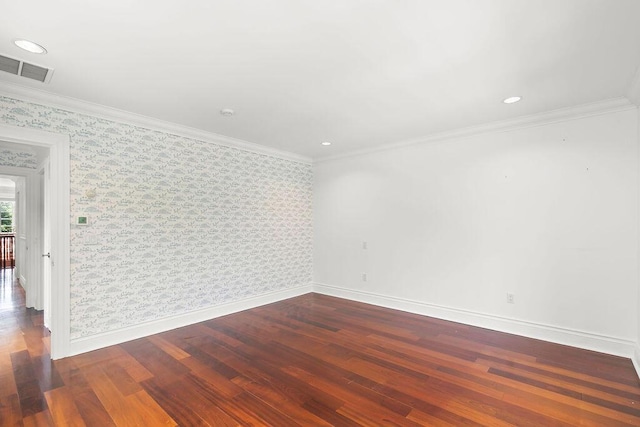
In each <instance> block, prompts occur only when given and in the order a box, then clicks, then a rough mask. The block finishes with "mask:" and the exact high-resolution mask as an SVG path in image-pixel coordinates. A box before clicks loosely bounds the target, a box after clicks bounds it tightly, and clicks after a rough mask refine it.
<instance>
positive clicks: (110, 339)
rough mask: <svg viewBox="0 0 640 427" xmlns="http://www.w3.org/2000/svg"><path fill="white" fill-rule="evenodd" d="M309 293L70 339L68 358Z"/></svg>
mask: <svg viewBox="0 0 640 427" xmlns="http://www.w3.org/2000/svg"><path fill="white" fill-rule="evenodd" d="M310 292H313V286H312V285H310V284H309V285H304V286H299V287H296V288H292V289H285V290H282V291H276V292H271V293H268V294H264V295H259V296H255V297H251V298H247V299H244V300H240V301H235V302H231V303H227V304H221V305H217V306H214V307H209V308H205V309H202V310H197V311H192V312H189V313H185V314H181V315H178V316H173V317H167V318H164V319H159V320H155V321H152V322H146V323H142V324H139V325H135V326H131V327H128V328H123V329H118V330H116V331H109V332H105V333H102V334H98V335H92V336H90V337H83V338H78V339H74V340H71V343H70V346H69V354H68V355H67V356H75V355H77V354H81V353H86V352H89V351H93V350H98V349H100V348H104V347H108V346H111V345H116V344H120V343H123V342H127V341H132V340H135V339H138V338H143V337H146V336H149V335H153V334H159V333H161V332H166V331H169V330H172V329H177V328H181V327H183V326H188V325H192V324H194V323H199V322H204V321H206V320H210V319H215V318H216V317H220V316H226V315H228V314H233V313H237V312H239V311H243V310H248V309H251V308H255V307H259V306H261V305H265V304H271V303H274V302H278V301H281V300H284V299H287V298H293V297H296V296H300V295H304V294H308V293H310Z"/></svg>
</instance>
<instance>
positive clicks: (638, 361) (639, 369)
mask: <svg viewBox="0 0 640 427" xmlns="http://www.w3.org/2000/svg"><path fill="white" fill-rule="evenodd" d="M631 361H632V362H633V367H634V368H636V373H637V374H638V378H640V344H638V343H636V345H635V348H634V349H633V357H631Z"/></svg>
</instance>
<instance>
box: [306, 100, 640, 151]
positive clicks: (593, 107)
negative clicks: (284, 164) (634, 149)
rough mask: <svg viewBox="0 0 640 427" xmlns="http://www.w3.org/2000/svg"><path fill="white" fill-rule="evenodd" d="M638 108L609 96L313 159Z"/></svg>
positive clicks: (516, 128) (391, 148) (395, 147)
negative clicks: (575, 104)
mask: <svg viewBox="0 0 640 427" xmlns="http://www.w3.org/2000/svg"><path fill="white" fill-rule="evenodd" d="M633 108H636V107H635V106H634V105H633V104H632V103H631V102H630V101H629V100H628V99H627V98H624V97H619V98H612V99H607V100H604V101H598V102H593V103H589V104H583V105H578V106H575V107H569V108H561V109H557V110H551V111H545V112H543V113H538V114H532V115H528V116H521V117H516V118H514V119H509V120H501V121H497V122H491V123H486V124H483V125H478V126H471V127H466V128H461V129H456V130H452V131H446V132H440V133H435V134H433V135H429V136H426V137H423V138H416V139H409V140H406V141H400V142H393V143H388V144H383V145H379V146H377V147H373V148H365V149H362V150H355V151H349V152H347V153H343V154H336V155H333V156H323V157H319V158H316V159H314V163H321V162H325V161H330V160H338V159H343V158H347V157H354V156H362V155H365V154H371V153H376V152H380V151H387V150H393V149H397V148H403V147H407V146H411V145H418V144H427V143H433V142H439V141H445V140H448V139H454V138H466V137H471V136H475V135H479V134H484V133H490V132H508V131H514V130H518V129H525V128H530V127H536V126H543V125H547V124H552V123H560V122H565V121H569V120H576V119H582V118H585V117H591V116H598V115H602V114H608V113H613V112H618V111H625V110H630V109H633Z"/></svg>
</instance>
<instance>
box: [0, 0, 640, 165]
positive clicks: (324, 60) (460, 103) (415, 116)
mask: <svg viewBox="0 0 640 427" xmlns="http://www.w3.org/2000/svg"><path fill="white" fill-rule="evenodd" d="M638 17H640V1H638V0H615V1H614V0H327V1H324V0H323V1H318V0H313V1H310V0H269V1H264V0H235V1H221V0H190V1H186V2H178V1H169V0H156V1H153V2H148V1H146V2H145V1H132V0H126V1H124V0H110V1H101V2H87V1H85V0H73V1H72V0H58V1H55V2H52V1H44V0H42V1H32V0H20V1H11V2H10V1H7V2H3V5H2V13H1V14H0V54H3V55H8V56H12V57H14V58H18V59H22V60H26V61H28V62H31V63H34V64H37V65H42V66H46V67H51V68H54V69H55V73H54V75H53V78H52V79H51V82H50V83H49V84H43V83H39V82H36V81H31V80H29V79H25V78H21V77H17V76H13V75H11V74H8V73H4V72H0V81H1V82H7V83H12V84H19V85H24V86H29V87H31V88H37V89H41V90H44V91H47V92H51V93H54V94H59V95H63V96H66V97H72V98H77V99H80V100H84V101H88V102H92V103H97V104H100V105H104V106H108V107H113V108H117V109H121V110H125V111H130V112H134V113H137V114H141V115H144V116H149V117H153V118H157V119H161V120H165V121H169V122H172V123H177V124H181V125H185V126H189V127H193V128H196V129H201V130H205V131H209V132H214V133H217V134H221V135H225V136H228V137H233V138H237V139H242V140H245V141H250V142H253V143H257V144H262V145H265V146H268V147H273V148H277V149H280V150H286V151H289V152H293V153H297V154H300V155H304V156H308V157H313V158H319V157H325V156H333V155H337V154H341V153H345V152H350V151H354V150H362V149H367V148H370V147H375V146H379V145H382V144H388V143H397V142H402V141H405V140H411V139H415V138H421V137H426V136H429V135H432V134H435V133H439V132H444V131H449V130H455V129H460V128H464V127H469V126H474V125H479V124H483V123H488V122H493V121H499V120H506V119H510V118H514V117H518V116H522V115H529V114H535V113H538V112H543V111H548V110H553V109H558V108H564V107H569V106H574V105H579V104H585V103H590V102H594V101H600V100H603V99H609V98H615V97H621V96H626V95H627V94H628V91H629V88H630V86H631V84H632V82H633V81H634V76H635V75H636V72H637V70H638V66H639V65H640V25H639V24H638V22H639V21H638ZM15 38H25V39H29V40H32V41H34V42H37V43H39V44H41V45H43V46H45V47H46V48H47V50H48V53H47V54H46V55H35V54H32V53H28V52H25V51H22V50H20V49H19V48H17V47H16V46H14V45H13V43H12V40H13V39H15ZM512 95H520V96H522V97H523V100H522V101H521V102H519V103H517V104H511V105H506V104H503V103H502V100H503V99H504V98H506V97H508V96H512ZM222 108H232V109H234V110H235V111H236V114H235V115H234V116H232V117H223V116H221V115H220V114H219V111H220V110H221V109H222ZM322 141H330V142H332V145H331V146H330V147H323V146H321V145H320V143H321V142H322Z"/></svg>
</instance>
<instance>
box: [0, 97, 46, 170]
mask: <svg viewBox="0 0 640 427" xmlns="http://www.w3.org/2000/svg"><path fill="white" fill-rule="evenodd" d="M0 99H1V98H0ZM0 166H11V167H15V168H28V169H35V168H36V167H38V158H37V156H36V155H35V154H34V153H29V152H27V151H19V150H12V149H9V148H3V147H0Z"/></svg>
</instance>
